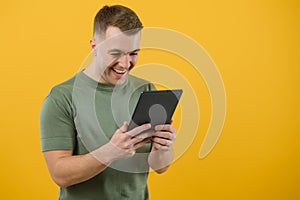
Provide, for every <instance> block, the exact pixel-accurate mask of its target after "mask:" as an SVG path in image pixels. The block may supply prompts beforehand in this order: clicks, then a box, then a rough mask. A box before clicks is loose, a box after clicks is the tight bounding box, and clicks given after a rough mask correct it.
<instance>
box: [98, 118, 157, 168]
mask: <svg viewBox="0 0 300 200" xmlns="http://www.w3.org/2000/svg"><path fill="white" fill-rule="evenodd" d="M150 128H151V124H143V125H141V126H138V127H136V128H134V129H132V130H130V131H128V122H124V123H123V125H122V127H120V128H119V129H117V130H116V132H115V133H114V134H113V136H112V138H111V140H110V141H109V142H108V143H107V144H105V145H103V146H102V147H100V148H101V149H102V151H101V152H102V153H103V152H106V156H103V154H102V155H99V154H98V153H97V152H98V151H97V150H96V151H94V152H92V154H93V156H95V157H96V158H97V159H98V160H99V161H100V162H102V163H105V164H107V165H109V164H110V163H111V162H113V161H115V160H120V159H124V158H128V157H132V156H133V155H134V154H135V151H136V149H138V148H140V147H141V146H143V145H144V144H145V143H147V142H148V141H150V140H151V136H152V135H153V133H154V132H153V131H146V130H148V129H150ZM144 131H146V132H144ZM100 148H99V149H100ZM107 155H109V156H107Z"/></svg>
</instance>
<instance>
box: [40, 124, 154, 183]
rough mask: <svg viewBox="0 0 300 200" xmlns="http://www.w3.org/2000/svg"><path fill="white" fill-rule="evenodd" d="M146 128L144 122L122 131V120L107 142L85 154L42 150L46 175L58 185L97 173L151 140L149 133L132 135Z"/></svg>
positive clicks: (87, 177) (81, 179)
mask: <svg viewBox="0 0 300 200" xmlns="http://www.w3.org/2000/svg"><path fill="white" fill-rule="evenodd" d="M149 128H150V124H144V125H142V126H139V127H136V128H135V129H133V130H131V131H129V132H126V131H127V129H128V123H127V122H125V123H124V124H123V126H122V127H121V128H119V129H118V130H117V131H116V132H115V133H114V135H113V136H112V138H111V140H110V141H109V142H108V143H107V144H105V145H103V146H101V147H100V148H98V149H96V150H95V151H93V152H90V153H88V154H85V155H75V156H74V155H72V150H58V151H47V152H44V157H45V160H46V162H47V165H48V169H49V172H50V175H51V177H52V179H53V180H54V182H55V183H56V184H57V185H59V186H60V187H68V186H71V185H74V184H77V183H80V182H83V181H86V180H88V179H90V178H92V177H94V176H96V175H97V174H99V173H101V172H102V171H103V170H104V169H105V168H106V167H107V166H108V165H109V164H110V163H112V162H113V161H114V160H119V159H123V158H128V157H131V156H133V155H134V154H135V150H136V149H138V148H139V147H141V146H143V145H144V144H145V143H146V142H147V141H149V140H150V139H151V138H149V136H150V135H149V134H151V133H143V137H134V138H133V137H132V136H134V135H137V134H139V133H140V132H142V131H144V130H147V129H149ZM145 138H146V139H145Z"/></svg>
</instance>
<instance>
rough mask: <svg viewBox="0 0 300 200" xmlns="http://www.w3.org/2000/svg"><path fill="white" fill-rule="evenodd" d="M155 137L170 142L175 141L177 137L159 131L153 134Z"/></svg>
mask: <svg viewBox="0 0 300 200" xmlns="http://www.w3.org/2000/svg"><path fill="white" fill-rule="evenodd" d="M153 136H154V137H160V138H165V139H168V140H175V138H176V135H175V134H173V133H170V132H166V131H157V132H155V133H154V134H153Z"/></svg>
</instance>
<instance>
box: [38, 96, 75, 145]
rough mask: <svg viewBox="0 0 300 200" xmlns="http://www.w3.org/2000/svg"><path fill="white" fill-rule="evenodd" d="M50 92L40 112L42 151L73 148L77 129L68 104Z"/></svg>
mask: <svg viewBox="0 0 300 200" xmlns="http://www.w3.org/2000/svg"><path fill="white" fill-rule="evenodd" d="M63 102H64V101H58V100H56V99H55V98H52V96H51V94H49V95H48V96H47V97H46V98H45V100H44V102H43V105H42V109H41V113H40V134H41V135H40V137H41V146H42V151H50V150H73V149H74V146H75V137H76V130H75V126H74V122H73V119H72V117H71V115H70V113H69V111H70V109H69V108H68V104H64V103H63Z"/></svg>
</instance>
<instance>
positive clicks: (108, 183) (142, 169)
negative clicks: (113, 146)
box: [40, 72, 155, 200]
mask: <svg viewBox="0 0 300 200" xmlns="http://www.w3.org/2000/svg"><path fill="white" fill-rule="evenodd" d="M154 89H155V87H154V86H153V85H152V84H151V83H149V82H147V81H145V80H143V79H140V78H137V77H134V76H131V75H129V76H128V77H127V80H126V81H125V82H124V83H123V84H122V85H118V86H113V85H108V84H102V83H99V82H97V81H95V80H93V79H91V78H90V77H88V76H87V75H85V74H84V73H83V72H79V73H78V74H76V75H75V76H74V77H72V78H71V79H69V80H67V81H65V82H63V83H61V84H59V85H57V86H55V87H54V88H52V89H51V91H50V92H49V94H48V95H47V97H46V98H45V100H44V103H43V106H42V109H41V116H40V123H41V124H40V129H41V145H42V151H50V150H73V154H74V155H82V154H86V153H88V152H91V151H93V150H95V149H97V148H99V147H100V146H102V145H103V144H106V143H107V142H108V141H109V139H110V138H111V136H112V135H113V133H114V132H115V131H116V130H117V129H118V128H119V127H120V126H121V125H122V124H123V122H124V121H129V120H130V116H131V114H132V112H133V110H134V107H135V105H136V103H137V100H138V97H139V94H140V93H141V92H142V91H149V90H154ZM150 148H151V145H150V143H147V144H145V145H144V146H142V147H141V148H139V149H138V150H137V153H136V155H135V156H133V157H132V158H129V159H123V160H120V161H115V162H113V163H112V164H111V165H110V166H109V167H108V168H106V169H105V170H104V171H102V172H101V173H99V174H98V175H96V176H95V177H93V178H91V179H89V180H87V181H85V182H82V183H79V184H76V185H73V186H70V187H67V188H60V192H59V199H61V200H68V199H72V200H77V199H78V200H85V199H87V200H92V199H95V200H100V199H101V200H102V199H103V200H105V199H116V200H119V199H122V200H123V199H137V200H143V199H148V198H149V197H148V188H147V177H148V169H149V166H148V162H147V156H148V154H147V153H149V152H150Z"/></svg>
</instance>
